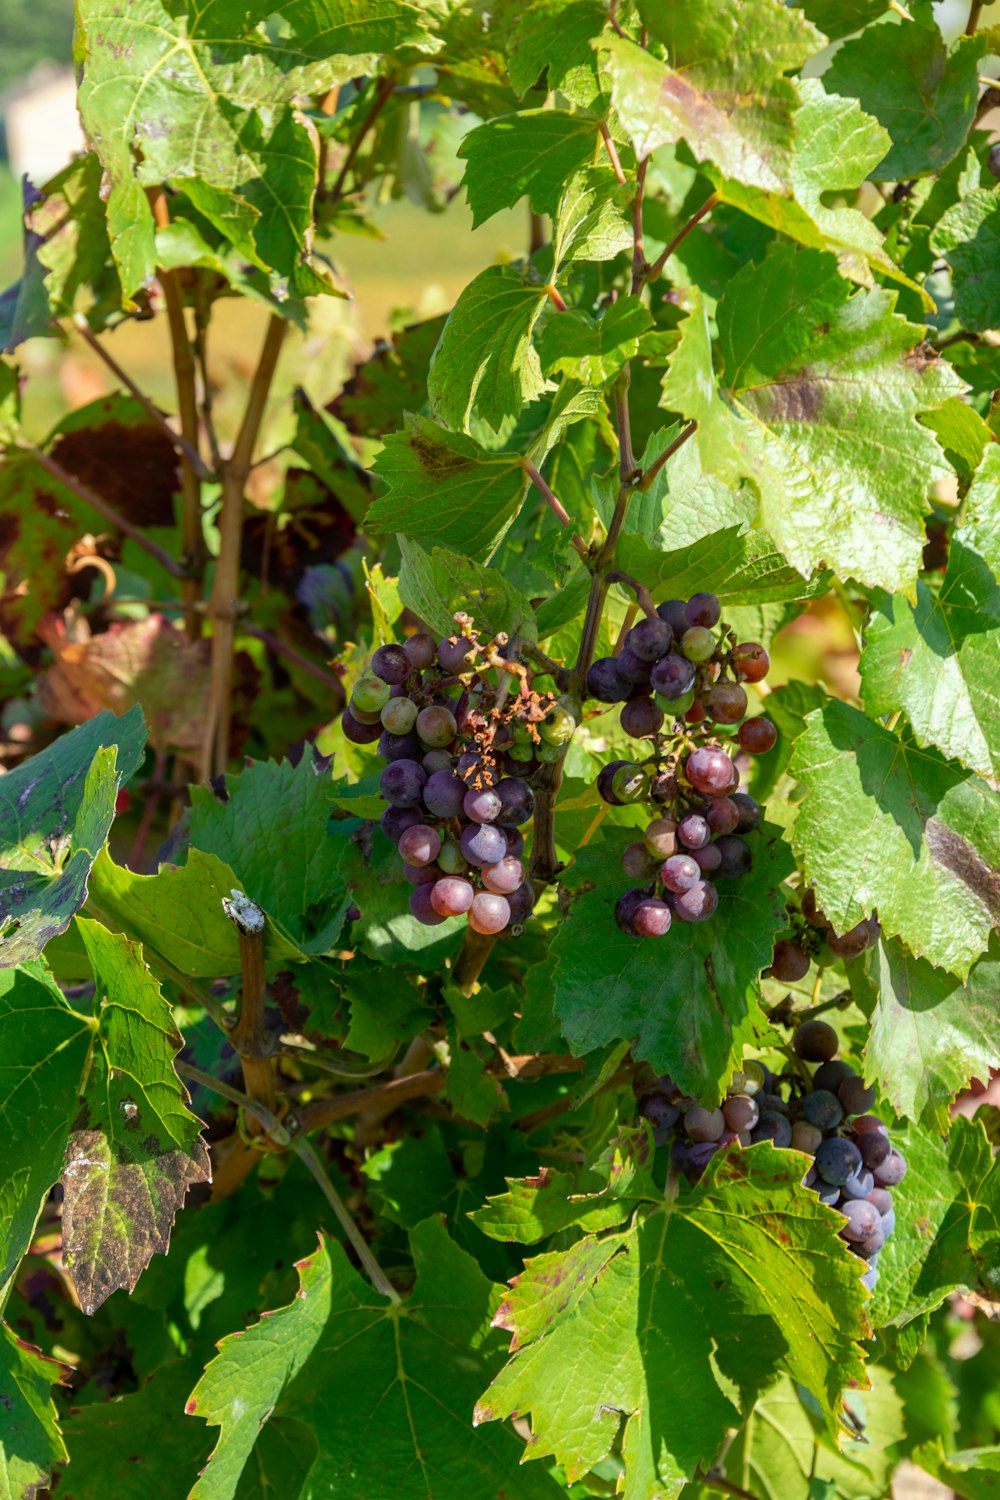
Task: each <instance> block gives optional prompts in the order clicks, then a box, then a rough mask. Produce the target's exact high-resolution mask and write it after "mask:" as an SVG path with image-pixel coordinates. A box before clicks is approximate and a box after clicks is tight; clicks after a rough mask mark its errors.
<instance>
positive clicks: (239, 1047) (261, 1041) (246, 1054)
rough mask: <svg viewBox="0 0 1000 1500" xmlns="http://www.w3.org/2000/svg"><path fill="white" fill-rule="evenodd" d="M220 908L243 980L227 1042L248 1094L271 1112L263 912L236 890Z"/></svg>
mask: <svg viewBox="0 0 1000 1500" xmlns="http://www.w3.org/2000/svg"><path fill="white" fill-rule="evenodd" d="M222 909H223V911H224V912H225V913H226V916H227V917H228V918H229V920H230V921H231V922H232V924H233V926H234V927H235V928H236V932H237V935H238V937H239V942H240V970H241V973H242V978H243V985H242V989H241V992H240V1006H239V1010H238V1012H237V1015H236V1022H235V1024H234V1026H233V1028H232V1030H231V1031H230V1033H229V1040H230V1042H231V1043H232V1045H233V1048H234V1049H235V1051H236V1052H237V1053H238V1054H239V1059H240V1063H241V1065H242V1068H243V1082H244V1085H245V1086H246V1091H247V1093H248V1094H249V1095H250V1097H251V1098H252V1099H256V1100H258V1101H259V1102H260V1103H261V1104H263V1105H264V1107H265V1109H269V1110H271V1111H272V1112H273V1111H274V1108H275V1106H276V1103H277V1096H276V1094H275V1088H274V1062H273V1053H274V1045H275V1039H274V1036H273V1035H272V1033H271V1032H270V1031H269V1030H268V1026H267V1017H266V1015H265V1009H264V1007H265V1002H266V999H267V975H266V972H265V967H264V924H265V917H264V913H263V911H262V910H261V908H260V907H259V906H258V905H257V904H256V902H255V901H251V900H250V899H249V898H248V897H247V896H244V895H242V894H241V893H240V892H239V891H233V893H232V896H231V897H230V898H229V899H227V900H224V901H223V903H222Z"/></svg>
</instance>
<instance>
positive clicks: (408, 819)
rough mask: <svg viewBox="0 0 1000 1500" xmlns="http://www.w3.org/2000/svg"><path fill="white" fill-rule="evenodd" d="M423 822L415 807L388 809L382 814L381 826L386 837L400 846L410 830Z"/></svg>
mask: <svg viewBox="0 0 1000 1500" xmlns="http://www.w3.org/2000/svg"><path fill="white" fill-rule="evenodd" d="M422 821H423V820H422V818H421V816H420V813H419V812H418V811H417V809H416V808H415V807H387V808H386V810H385V812H384V813H383V814H382V818H381V822H380V826H381V829H382V832H383V833H384V834H385V835H386V837H387V838H390V839H392V842H393V843H394V844H398V843H399V840H400V839H401V837H402V836H403V834H404V833H405V832H406V830H407V829H408V828H415V827H416V826H417V824H418V823H420V822H422Z"/></svg>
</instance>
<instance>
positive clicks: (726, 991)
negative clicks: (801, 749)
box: [551, 828, 792, 1104]
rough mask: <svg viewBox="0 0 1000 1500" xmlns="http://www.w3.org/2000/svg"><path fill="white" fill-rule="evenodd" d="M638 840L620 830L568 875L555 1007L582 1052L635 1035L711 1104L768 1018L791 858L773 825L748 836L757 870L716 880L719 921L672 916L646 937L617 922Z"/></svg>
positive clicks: (638, 1052) (638, 1051) (663, 1067)
mask: <svg viewBox="0 0 1000 1500" xmlns="http://www.w3.org/2000/svg"><path fill="white" fill-rule="evenodd" d="M629 838H630V832H629V830H618V829H616V830H615V831H614V833H611V834H609V835H608V836H607V837H606V838H605V839H604V840H603V841H602V842H601V843H599V844H596V845H590V846H588V847H587V848H585V849H581V851H580V853H579V854H578V855H577V858H576V860H575V861H574V863H573V866H572V868H571V869H570V870H569V872H568V873H567V874H566V875H564V876H563V877H562V878H561V884H563V885H564V886H565V888H566V889H567V890H568V891H569V892H570V893H571V897H572V899H573V904H572V907H571V909H570V912H569V914H568V916H566V917H565V918H564V919H563V921H561V922H560V924H559V927H558V930H557V932H556V935H555V937H554V939H553V942H552V949H551V952H552V957H553V960H554V962H555V973H554V976H553V983H554V986H555V1009H556V1014H557V1015H558V1017H559V1019H560V1021H561V1023H562V1029H563V1034H564V1036H565V1037H566V1039H567V1041H568V1042H569V1044H570V1046H571V1048H572V1050H573V1051H574V1052H576V1053H577V1054H580V1053H587V1052H591V1051H593V1050H594V1049H595V1048H597V1047H605V1046H607V1045H608V1044H609V1043H611V1042H615V1041H618V1040H619V1039H625V1038H628V1039H631V1040H632V1051H633V1055H634V1056H635V1057H636V1058H638V1059H642V1060H644V1061H647V1062H650V1063H651V1064H652V1066H653V1068H654V1069H655V1070H656V1072H657V1073H670V1075H671V1076H672V1077H673V1078H674V1080H675V1081H676V1083H677V1085H678V1087H680V1088H681V1089H683V1090H684V1091H685V1092H687V1093H690V1094H693V1095H695V1096H696V1097H697V1098H698V1099H700V1100H701V1101H702V1102H704V1103H706V1104H708V1103H710V1102H714V1101H716V1100H718V1099H719V1098H720V1097H721V1095H722V1094H723V1093H724V1092H725V1087H726V1080H727V1079H728V1077H729V1075H730V1073H731V1072H732V1069H733V1068H734V1067H735V1066H736V1064H737V1062H738V1060H739V1058H740V1057H741V1056H742V1047H743V1045H744V1043H746V1042H749V1041H750V1040H751V1039H752V1037H753V1036H754V1034H755V1032H756V1031H757V1030H758V1029H759V1028H760V1026H761V1025H762V1024H763V1015H762V1012H761V1010H760V1005H759V1000H758V994H759V991H758V980H759V976H760V973H761V970H762V969H764V968H766V967H767V965H768V964H769V963H770V961H771V949H772V945H773V938H774V934H775V933H776V932H777V931H778V930H779V929H780V928H782V927H783V925H784V921H785V917H784V901H783V898H782V895H781V891H780V885H781V882H782V880H783V879H784V877H785V876H786V875H787V874H788V873H789V872H790V870H791V864H792V861H791V855H790V852H789V850H788V848H787V847H786V846H785V845H784V844H782V842H781V840H780V838H779V837H778V833H777V830H776V829H773V828H767V829H765V831H764V832H762V833H760V834H757V835H753V836H751V837H750V838H748V840H747V843H748V845H749V847H750V848H751V850H752V853H753V870H752V872H751V873H750V874H749V875H746V876H744V878H743V879H742V880H736V881H720V882H719V885H718V892H719V908H718V912H717V913H716V915H715V916H714V917H713V919H712V921H711V922H705V923H703V924H696V925H695V924H685V923H681V922H675V923H674V925H673V927H672V928H671V930H670V931H669V932H668V933H667V935H666V936H665V937H664V938H662V939H660V940H657V941H656V942H652V941H642V940H640V939H639V938H635V937H630V936H628V935H627V934H625V933H623V932H621V931H620V930H619V928H618V926H617V924H616V923H615V919H614V907H615V902H616V901H617V899H618V897H619V896H620V895H621V894H622V892H623V891H624V890H626V889H627V888H628V885H629V882H628V880H627V879H626V878H625V877H624V876H623V875H622V873H621V864H620V859H621V853H622V850H623V848H624V846H625V845H626V844H627V843H628V842H629Z"/></svg>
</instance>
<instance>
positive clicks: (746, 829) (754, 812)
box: [732, 792, 760, 833]
mask: <svg viewBox="0 0 1000 1500" xmlns="http://www.w3.org/2000/svg"><path fill="white" fill-rule="evenodd" d="M732 802H733V806H734V807H735V808H736V810H737V812H738V813H739V815H740V821H739V822H738V823H737V825H736V832H737V833H752V832H753V830H754V829H755V828H756V827H758V825H759V824H760V807H759V806H758V805H757V803H756V802H755V801H754V799H753V798H752V797H748V796H747V794H746V792H734V793H733V795H732Z"/></svg>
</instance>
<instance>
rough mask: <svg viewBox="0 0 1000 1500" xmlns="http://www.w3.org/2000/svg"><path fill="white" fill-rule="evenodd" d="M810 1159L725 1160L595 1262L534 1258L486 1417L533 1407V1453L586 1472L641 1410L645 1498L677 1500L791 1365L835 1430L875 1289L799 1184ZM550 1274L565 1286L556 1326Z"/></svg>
mask: <svg viewBox="0 0 1000 1500" xmlns="http://www.w3.org/2000/svg"><path fill="white" fill-rule="evenodd" d="M802 1163H803V1158H802V1157H801V1156H799V1155H798V1154H796V1153H793V1152H779V1151H776V1150H774V1149H773V1148H772V1147H771V1146H770V1145H762V1146H754V1147H752V1148H751V1149H750V1150H749V1151H746V1152H743V1151H740V1150H738V1149H733V1150H730V1151H726V1152H723V1153H720V1154H719V1155H717V1156H716V1158H715V1160H714V1161H713V1162H712V1164H711V1165H710V1167H709V1169H708V1171H707V1172H706V1174H705V1177H704V1178H703V1179H702V1182H701V1184H700V1185H699V1187H698V1188H697V1189H696V1190H695V1191H694V1192H693V1193H692V1194H690V1195H689V1196H687V1197H685V1198H682V1199H681V1200H679V1201H677V1202H674V1203H671V1204H667V1205H665V1206H664V1207H663V1208H662V1209H660V1210H659V1211H657V1212H653V1213H652V1214H650V1215H649V1217H648V1218H647V1219H646V1220H645V1222H644V1223H642V1224H641V1225H640V1226H638V1227H637V1228H634V1229H632V1230H631V1231H630V1232H629V1233H628V1234H626V1235H623V1236H618V1235H615V1236H612V1237H611V1238H610V1239H608V1240H605V1241H603V1242H598V1246H599V1247H600V1249H602V1250H603V1253H600V1250H599V1248H598V1246H595V1247H594V1253H593V1255H592V1256H591V1257H590V1261H589V1264H588V1263H587V1261H586V1260H585V1259H584V1258H583V1256H582V1251H581V1247H580V1246H575V1247H574V1248H573V1249H571V1250H569V1251H568V1252H563V1253H559V1254H554V1255H547V1256H543V1257H541V1258H540V1261H535V1260H529V1261H528V1262H527V1263H526V1266H525V1270H524V1272H523V1274H522V1275H521V1276H519V1277H518V1278H517V1280H516V1283H515V1284H514V1285H513V1286H512V1290H511V1292H510V1294H509V1295H508V1297H507V1298H506V1300H505V1302H504V1305H503V1308H502V1309H501V1315H500V1316H501V1319H502V1326H503V1327H504V1328H507V1329H508V1330H509V1331H510V1332H511V1333H512V1334H513V1336H514V1347H515V1349H516V1350H517V1352H516V1353H515V1354H514V1356H513V1358H512V1359H511V1361H510V1363H509V1364H508V1365H507V1366H506V1368H505V1369H504V1370H503V1371H502V1372H501V1374H500V1375H499V1376H498V1377H497V1379H496V1380H495V1381H494V1382H493V1384H492V1386H491V1387H490V1388H489V1390H488V1391H487V1392H486V1394H485V1396H483V1398H482V1400H481V1401H480V1403H479V1406H478V1408H477V1418H478V1420H479V1421H486V1420H492V1419H495V1418H497V1417H504V1416H508V1415H510V1413H512V1412H514V1411H516V1412H518V1413H521V1414H524V1413H525V1412H528V1411H530V1412H531V1426H532V1438H531V1444H530V1446H529V1448H528V1451H527V1453H526V1457H530V1458H540V1457H544V1456H546V1455H547V1454H552V1455H554V1456H555V1458H556V1459H557V1460H558V1461H559V1462H561V1463H562V1464H564V1465H565V1467H566V1469H567V1472H568V1474H569V1476H570V1477H571V1478H573V1477H576V1476H578V1475H581V1474H583V1473H585V1472H586V1471H587V1470H588V1469H590V1468H591V1467H593V1465H594V1464H596V1463H599V1462H600V1460H601V1459H602V1458H604V1456H605V1455H606V1454H607V1452H608V1451H609V1449H610V1447H611V1445H612V1443H613V1442H614V1440H615V1437H616V1435H617V1432H618V1428H619V1424H620V1422H621V1418H622V1416H624V1417H625V1418H626V1421H627V1425H626V1428H625V1433H624V1439H623V1454H624V1457H625V1463H626V1473H627V1484H626V1489H625V1493H626V1494H628V1495H635V1496H636V1497H637V1500H638V1497H642V1500H653V1497H655V1496H660V1495H663V1496H670V1497H673V1496H676V1495H677V1494H678V1493H679V1491H680V1489H681V1487H682V1484H683V1480H684V1479H685V1477H690V1476H691V1475H693V1473H694V1470H695V1468H696V1467H697V1466H698V1465H699V1464H701V1463H710V1462H711V1461H712V1460H713V1459H714V1458H715V1455H716V1453H717V1451H718V1449H719V1447H720V1446H721V1443H722V1440H723V1437H724V1435H725V1432H726V1429H727V1428H729V1427H731V1426H735V1425H737V1423H738V1420H739V1412H743V1413H746V1412H748V1411H749V1410H750V1409H751V1408H752V1406H753V1404H754V1402H755V1401H756V1400H757V1399H758V1398H759V1397H760V1396H761V1395H762V1394H763V1393H764V1392H765V1391H766V1390H767V1389H768V1387H769V1386H770V1385H772V1384H773V1382H774V1380H775V1379H776V1377H777V1375H778V1373H779V1371H784V1372H786V1373H788V1374H789V1375H791V1377H792V1378H793V1379H795V1380H798V1381H799V1382H800V1383H801V1384H802V1385H804V1386H805V1387H806V1389H807V1390H809V1391H810V1392H811V1393H812V1395H813V1397H814V1399H815V1400H816V1402H817V1403H818V1404H819V1408H820V1410H821V1411H822V1413H823V1416H824V1419H825V1422H826V1424H827V1425H828V1427H829V1428H830V1429H831V1430H832V1429H833V1428H834V1427H835V1425H836V1413H837V1412H838V1410H839V1408H840V1403H841V1391H842V1388H843V1386H844V1385H845V1384H847V1383H848V1382H849V1381H853V1380H854V1379H857V1378H858V1377H860V1376H861V1372H862V1368H863V1366H862V1363H861V1355H860V1350H859V1348H858V1346H857V1344H856V1342H855V1340H857V1339H858V1338H860V1337H861V1336H862V1333H863V1332H864V1318H863V1315H862V1311H861V1306H862V1299H863V1295H864V1294H863V1292H862V1289H861V1284H860V1274H859V1269H858V1263H857V1261H856V1260H855V1259H854V1258H853V1257H852V1256H851V1255H850V1252H849V1251H848V1250H847V1249H846V1247H845V1246H844V1244H843V1242H842V1241H840V1240H838V1239H837V1236H836V1233H835V1226H836V1218H835V1216H834V1214H833V1213H832V1212H831V1211H830V1210H829V1209H826V1208H825V1207H824V1206H823V1205H822V1204H820V1203H819V1202H818V1200H817V1199H815V1198H814V1197H813V1196H812V1195H811V1194H809V1193H808V1192H807V1191H806V1190H805V1189H803V1188H802V1187H801V1186H800V1182H801V1175H802ZM587 1243H588V1242H586V1241H585V1242H584V1244H585V1245H586V1244H587ZM563 1263H565V1264H563ZM536 1276H537V1278H538V1279H539V1280H541V1281H543V1282H544V1284H545V1285H546V1286H548V1287H549V1288H551V1287H552V1286H553V1284H554V1280H555V1281H559V1280H565V1282H566V1290H565V1291H564V1293H563V1297H562V1300H561V1302H560V1303H559V1305H555V1306H553V1305H552V1304H551V1303H550V1307H551V1313H550V1315H549V1316H548V1317H547V1318H541V1317H538V1316H537V1312H536V1309H537V1303H538V1295H539V1293H540V1291H541V1288H539V1287H537V1286H536V1284H535V1280H536ZM713 1360H714V1361H717V1367H718V1370H719V1372H720V1374H721V1380H720V1379H719V1378H718V1377H717V1375H716V1373H715V1370H714V1369H713ZM679 1391H683V1399H682V1400H681V1399H678V1392H679ZM734 1403H735V1405H734ZM737 1408H739V1411H738V1410H737Z"/></svg>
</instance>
